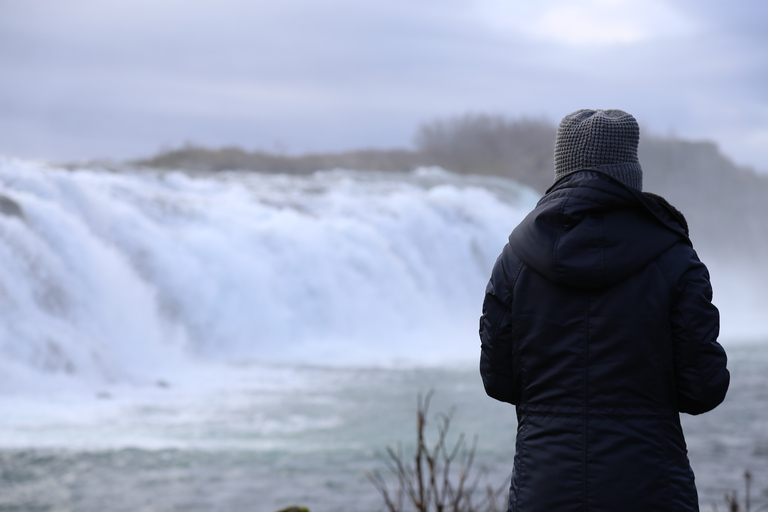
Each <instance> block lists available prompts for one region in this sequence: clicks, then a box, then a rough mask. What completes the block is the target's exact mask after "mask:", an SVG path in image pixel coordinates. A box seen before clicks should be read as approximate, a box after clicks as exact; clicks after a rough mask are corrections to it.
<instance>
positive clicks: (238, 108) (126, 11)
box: [0, 0, 768, 170]
mask: <svg viewBox="0 0 768 512" xmlns="http://www.w3.org/2000/svg"><path fill="white" fill-rule="evenodd" d="M486 1H492V0H450V1H440V2H438V1H437V0H413V1H410V2H396V3H392V2H391V1H384V0H370V1H368V2H359V1H356V0H328V1H325V2H311V1H308V0H286V1H283V2H252V1H250V2H249V1H245V0H219V1H216V2H213V1H212V0H208V1H203V0H201V1H196V2H192V1H183V2H182V1H181V0H165V1H163V2H157V1H151V2H150V1H149V0H133V1H125V0H122V1H113V2H97V1H95V0H69V1H68V2H55V1H53V0H27V1H26V2H16V3H10V2H2V3H0V69H2V70H3V71H2V72H3V80H2V81H0V152H2V153H5V154H10V155H18V156H36V157H38V156H39V157H50V158H85V157H96V156H111V157H116V158H124V157H132V156H141V155H146V154H149V153H152V152H154V151H155V150H156V149H158V148H159V147H160V146H161V145H176V144H180V143H182V142H183V141H185V140H194V141H196V142H199V143H203V144H210V145H220V144H241V145H244V146H246V147H251V148H253V147H265V148H269V147H271V146H273V145H274V144H275V143H276V142H279V143H280V144H281V145H283V146H285V147H287V148H288V149H291V150H293V151H306V150H327V149H344V148H350V147H360V146H393V145H403V144H408V143H409V141H410V137H411V135H412V133H413V130H414V129H415V127H416V126H417V124H418V123H419V122H421V121H424V120H428V119H431V118H433V117H436V116H444V115H452V114H456V113H462V112H465V111H469V110H475V111H477V110H481V111H488V112H500V113H504V114H509V115H532V116H545V117H548V118H550V119H552V120H553V121H554V120H557V119H559V118H560V117H561V116H562V115H564V114H565V113H567V112H569V111H571V110H573V109H575V108H580V107H583V106H607V107H614V106H616V107H619V108H624V109H626V110H628V111H630V112H633V113H634V114H635V115H636V116H637V117H638V118H639V119H640V120H641V122H642V123H643V124H644V126H647V127H649V129H651V130H653V131H657V132H662V133H664V132H666V131H667V130H670V129H673V130H675V132H676V133H678V135H680V136H684V137H695V138H709V139H716V140H717V141H719V142H720V143H721V144H722V146H723V147H724V148H725V150H726V151H728V152H729V153H730V154H731V155H732V156H734V157H735V158H736V159H737V161H740V162H747V163H750V164H752V165H754V166H756V167H761V168H763V169H766V170H768V149H763V148H765V147H768V144H761V143H760V141H761V140H762V139H761V137H762V136H763V135H761V134H766V133H768V101H767V100H766V97H765V94H764V93H763V91H762V89H764V84H765V83H766V82H765V78H766V76H765V74H766V69H768V67H767V66H766V65H765V64H766V62H765V60H766V55H768V52H766V50H768V48H766V36H765V35H764V34H763V33H762V31H761V28H762V27H761V26H760V25H761V21H762V20H765V19H766V15H767V14H768V8H767V7H765V6H763V4H761V3H760V2H759V0H752V1H748V2H741V8H739V9H734V8H731V9H725V8H724V7H723V4H722V3H721V2H716V1H715V0H706V1H703V2H702V1H697V2H693V1H692V0H668V1H667V2H666V5H668V6H670V8H674V9H676V10H677V12H678V13H680V14H681V16H684V17H686V18H685V19H690V20H691V25H692V26H695V27H696V29H695V30H693V31H691V32H690V33H684V34H673V33H668V32H667V33H662V34H659V35H658V36H657V37H651V38H648V39H644V40H639V41H637V42H634V43H632V44H619V43H617V44H598V45H595V44H591V45H590V44H587V45H566V44H563V43H562V42H558V41H556V40H547V39H546V38H536V37H532V36H531V35H530V34H525V33H522V32H521V31H520V30H517V29H515V28H514V27H506V28H505V27H504V26H499V25H494V23H493V20H489V19H488V18H487V17H485V18H484V17H483V16H481V15H478V13H479V12H481V11H482V9H478V6H479V5H482V3H483V2H486ZM595 2H597V0H595ZM595 2H593V3H595ZM557 3H558V2H557V1H556V0H547V2H543V3H540V4H539V5H542V4H544V5H547V4H552V5H555V4H557ZM509 5H510V6H511V7H509V9H510V10H508V11H507V12H506V13H505V16H512V17H513V18H512V19H515V18H514V17H515V16H517V15H519V16H520V17H523V18H524V17H525V16H531V14H530V13H528V12H524V11H523V9H522V8H521V7H519V6H521V5H523V4H522V3H519V2H518V3H516V2H512V1H511V2H509ZM516 6H517V7H516ZM516 9H520V10H519V12H518V11H517V10H516ZM524 19H527V18H524ZM766 136H768V135H766Z"/></svg>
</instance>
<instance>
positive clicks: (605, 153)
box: [555, 109, 643, 190]
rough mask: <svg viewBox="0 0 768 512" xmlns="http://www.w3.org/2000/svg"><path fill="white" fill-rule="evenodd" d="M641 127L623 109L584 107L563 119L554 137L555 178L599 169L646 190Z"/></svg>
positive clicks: (631, 185)
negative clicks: (639, 151) (640, 157)
mask: <svg viewBox="0 0 768 512" xmlns="http://www.w3.org/2000/svg"><path fill="white" fill-rule="evenodd" d="M639 139H640V128H639V127H638V125H637V121H636V120H635V118H634V117H632V116H631V115H630V114H627V113H626V112H624V111H623V110H590V109H582V110H577V111H576V112H573V113H571V114H568V115H567V116H565V117H564V118H563V120H562V121H560V126H559V127H558V128H557V138H556V140H555V181H557V180H559V179H560V178H562V177H563V176H567V175H569V174H571V173H574V172H576V171H585V170H591V171H600V172H602V173H605V174H607V175H609V176H612V177H613V178H616V179H617V180H619V181H621V182H622V183H624V184H626V185H629V186H630V187H634V188H636V189H638V190H642V189H643V169H642V168H641V167H640V162H639V160H638V159H637V143H638V140H639Z"/></svg>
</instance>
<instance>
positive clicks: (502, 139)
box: [414, 114, 556, 192]
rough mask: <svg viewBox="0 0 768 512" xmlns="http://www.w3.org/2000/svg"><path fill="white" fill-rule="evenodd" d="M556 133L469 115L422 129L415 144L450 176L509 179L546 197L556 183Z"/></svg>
mask: <svg viewBox="0 0 768 512" xmlns="http://www.w3.org/2000/svg"><path fill="white" fill-rule="evenodd" d="M555 133H556V128H555V127H554V126H553V125H552V124H551V123H550V122H548V121H544V120H537V119H529V118H521V119H509V118H506V117H504V116H501V115H489V114H465V115H463V116H458V117H451V118H448V119H439V120H435V121H432V122H429V123H425V124H422V125H421V126H420V127H419V129H418V130H417V132H416V135H415V137H414V143H415V145H416V149H417V150H418V151H419V152H421V153H423V154H424V155H425V157H426V158H427V159H428V160H431V161H434V162H436V163H437V165H439V166H441V167H443V168H445V169H447V170H449V171H453V172H459V173H475V174H492V175H497V176H506V177H509V178H513V179H515V180H517V181H519V182H521V183H523V184H525V185H528V186H530V187H532V188H534V189H536V190H539V191H541V192H543V191H544V190H546V188H547V187H548V186H549V185H551V184H552V173H553V170H552V169H553V168H554V153H553V148H554V144H555Z"/></svg>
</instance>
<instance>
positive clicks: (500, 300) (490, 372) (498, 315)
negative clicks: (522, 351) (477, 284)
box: [480, 245, 522, 404]
mask: <svg viewBox="0 0 768 512" xmlns="http://www.w3.org/2000/svg"><path fill="white" fill-rule="evenodd" d="M521 266H522V263H519V261H517V258H516V257H515V256H514V253H513V252H512V250H511V248H510V247H509V245H507V246H505V247H504V251H503V252H502V254H501V255H500V256H499V258H498V259H497V260H496V264H495V265H494V267H493V272H492V274H491V279H490V281H489V282H488V286H487V287H486V290H485V300H484V301H483V314H482V316H481V317H480V375H481V376H482V378H483V386H484V387H485V392H486V393H487V394H488V396H490V397H493V398H495V399H497V400H500V401H502V402H509V403H511V404H518V403H519V398H520V397H519V395H520V392H519V389H517V388H518V387H519V386H516V385H515V382H516V380H517V378H516V377H517V373H516V372H517V371H518V368H517V367H516V365H515V350H514V339H513V335H512V323H513V318H512V311H511V303H512V292H511V291H512V289H513V288H514V282H515V279H516V277H517V273H518V272H519V271H520V267H521Z"/></svg>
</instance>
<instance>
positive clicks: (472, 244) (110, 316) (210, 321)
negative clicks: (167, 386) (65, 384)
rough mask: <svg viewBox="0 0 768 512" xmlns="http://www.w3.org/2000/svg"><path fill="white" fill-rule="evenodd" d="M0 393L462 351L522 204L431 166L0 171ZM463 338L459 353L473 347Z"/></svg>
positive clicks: (516, 192) (524, 200)
mask: <svg viewBox="0 0 768 512" xmlns="http://www.w3.org/2000/svg"><path fill="white" fill-rule="evenodd" d="M0 194H1V197H2V198H3V199H2V201H3V204H4V205H5V206H4V208H3V212H4V213H5V215H0V241H1V242H0V262H1V264H2V267H3V269H4V272H3V273H2V275H0V304H2V308H0V315H2V321H1V324H2V327H1V328H2V331H0V336H1V338H0V340H1V341H0V347H2V353H3V360H4V363H3V364H5V365H7V366H9V367H12V368H13V369H15V372H14V371H10V372H9V370H8V369H6V370H4V371H3V374H4V375H5V378H4V379H2V380H3V381H4V382H3V384H2V386H3V387H4V388H8V387H12V386H13V385H14V380H13V374H14V373H16V377H18V376H19V375H18V373H19V372H21V373H24V372H28V371H32V372H36V373H42V374H51V375H57V374H58V375H70V376H78V377H81V378H86V379H97V380H98V379H102V380H107V381H124V380H131V379H138V380H141V379H151V378H154V377H153V375H154V374H153V372H155V373H157V372H158V371H160V369H159V368H158V367H159V366H162V365H163V363H164V362H167V361H172V360H174V359H175V358H179V357H181V358H184V357H189V356H191V357H194V358H195V359H197V360H198V361H199V360H208V359H211V360H216V361H222V360H225V361H237V360H266V361H289V362H294V363H308V364H316V363H328V362H333V363H338V362H345V361H347V362H350V361H352V362H355V361H356V362H360V361H364V362H368V363H370V362H377V363H384V364H387V363H389V362H391V361H394V360H396V359H401V358H402V359H405V360H416V361H420V362H430V361H433V362H438V363H439V362H444V361H446V360H451V359H456V358H463V357H465V356H468V357H473V356H474V355H475V349H476V345H477V343H476V341H475V340H474V337H475V332H474V331H475V327H476V317H477V313H478V309H479V302H480V301H481V300H482V294H483V289H484V284H485V281H486V279H487V276H488V273H489V271H490V268H491V266H492V264H493V261H494V260H495V258H496V256H497V254H498V252H499V251H500V249H501V246H502V245H503V244H504V243H505V240H506V236H507V234H508V231H509V229H510V227H511V226H513V225H514V224H515V223H517V222H518V221H519V220H520V219H521V218H522V216H523V215H525V213H526V212H527V211H528V210H529V209H530V208H531V207H532V206H533V204H535V201H536V199H537V197H536V194H535V193H534V192H532V191H530V190H528V189H525V188H523V187H520V186H518V185H516V184H515V183H513V182H510V181H505V180H500V179H489V178H485V179H482V178H472V177H459V176H455V175H451V174H448V173H445V172H443V171H440V170H437V169H421V170H418V171H415V172H413V173H408V174H391V173H388V174H382V173H365V172H352V171H329V172H319V173H316V174H313V175H309V176H285V175H267V174H255V173H254V174H244V173H221V174H216V175H207V176H197V177H190V176H188V175H185V174H182V173H157V172H148V171H144V172H142V171H133V172H126V173H110V172H105V171H97V170H79V171H75V172H73V171H67V170H62V169H56V168H51V167H48V166H45V165H42V164H37V163H33V162H24V161H16V160H3V161H0ZM470 340H472V341H470Z"/></svg>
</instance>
